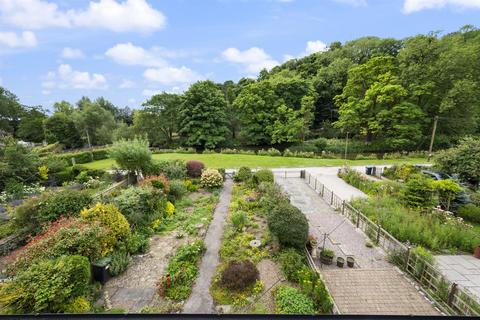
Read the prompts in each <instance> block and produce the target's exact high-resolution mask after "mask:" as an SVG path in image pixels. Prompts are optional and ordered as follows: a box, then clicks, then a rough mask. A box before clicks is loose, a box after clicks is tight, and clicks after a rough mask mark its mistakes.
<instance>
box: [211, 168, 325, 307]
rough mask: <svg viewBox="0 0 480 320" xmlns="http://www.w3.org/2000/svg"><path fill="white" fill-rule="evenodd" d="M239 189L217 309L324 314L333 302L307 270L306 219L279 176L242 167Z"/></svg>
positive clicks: (215, 291)
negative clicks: (279, 184)
mask: <svg viewBox="0 0 480 320" xmlns="http://www.w3.org/2000/svg"><path fill="white" fill-rule="evenodd" d="M234 181H235V186H234V191H233V198H232V202H231V204H230V211H229V216H228V219H227V226H226V228H225V231H224V236H223V243H222V246H221V249H220V264H219V266H218V267H217V274H216V276H215V277H214V279H213V280H212V284H211V288H210V292H211V295H212V297H213V299H214V303H215V305H216V306H217V310H220V311H222V312H229V313H230V312H234V313H257V314H258V313H265V314H268V313H270V314H321V313H331V312H332V304H333V303H332V300H331V297H330V295H329V294H328V292H327V290H326V288H325V285H324V284H323V282H322V281H321V279H320V278H319V276H318V274H317V273H316V272H315V271H313V270H311V269H310V268H309V267H308V266H307V262H306V257H305V252H304V248H305V245H306V242H307V237H308V222H307V220H306V218H305V216H304V215H303V214H302V213H301V212H300V211H299V210H298V209H296V208H295V207H294V206H292V205H291V204H290V203H289V201H288V198H287V197H286V195H284V194H282V193H281V192H280V190H279V189H278V187H277V186H276V185H275V184H274V183H273V173H272V172H271V171H269V170H265V169H263V170H258V171H256V172H255V173H253V172H252V171H251V170H250V169H249V168H248V167H242V168H240V169H239V170H238V172H237V173H236V175H235V176H234Z"/></svg>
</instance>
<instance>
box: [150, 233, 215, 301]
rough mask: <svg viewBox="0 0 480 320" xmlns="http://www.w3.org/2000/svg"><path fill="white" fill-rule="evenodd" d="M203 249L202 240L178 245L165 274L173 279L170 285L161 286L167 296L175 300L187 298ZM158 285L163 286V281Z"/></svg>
mask: <svg viewBox="0 0 480 320" xmlns="http://www.w3.org/2000/svg"><path fill="white" fill-rule="evenodd" d="M205 249H206V248H205V245H204V244H203V242H202V241H195V242H193V243H189V244H186V245H184V246H182V247H180V249H178V251H177V253H176V254H175V256H173V257H172V258H171V259H170V261H169V262H168V267H167V275H168V276H169V277H171V278H172V279H173V280H172V285H171V286H169V287H164V288H163V290H164V292H165V295H166V296H167V297H168V298H170V299H172V300H175V301H181V300H185V299H186V298H188V296H189V295H190V292H191V291H192V286H193V283H194V282H195V279H196V277H197V274H198V267H197V264H198V261H199V260H200V258H201V257H202V254H203V253H204V252H205ZM159 285H160V286H163V285H164V283H160V284H159Z"/></svg>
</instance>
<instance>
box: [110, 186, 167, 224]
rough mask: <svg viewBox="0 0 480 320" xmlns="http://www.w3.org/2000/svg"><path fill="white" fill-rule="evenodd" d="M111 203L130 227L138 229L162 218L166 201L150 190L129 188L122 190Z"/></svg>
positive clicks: (158, 193)
mask: <svg viewBox="0 0 480 320" xmlns="http://www.w3.org/2000/svg"><path fill="white" fill-rule="evenodd" d="M113 203H114V204H115V205H116V206H117V207H118V209H119V210H120V212H122V213H123V215H124V216H125V218H127V220H128V222H129V223H130V224H131V225H132V227H134V228H135V229H138V228H144V227H150V226H151V224H152V222H153V221H155V220H157V219H161V218H163V216H164V214H165V207H166V205H167V199H166V197H165V196H164V195H163V194H162V193H161V192H159V191H156V190H154V189H151V188H139V187H129V188H127V189H123V190H122V191H121V193H120V194H119V195H118V196H117V197H116V198H115V199H114V200H113Z"/></svg>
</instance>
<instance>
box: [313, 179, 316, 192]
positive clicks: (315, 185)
mask: <svg viewBox="0 0 480 320" xmlns="http://www.w3.org/2000/svg"><path fill="white" fill-rule="evenodd" d="M313 190H315V192H317V177H315V188H313Z"/></svg>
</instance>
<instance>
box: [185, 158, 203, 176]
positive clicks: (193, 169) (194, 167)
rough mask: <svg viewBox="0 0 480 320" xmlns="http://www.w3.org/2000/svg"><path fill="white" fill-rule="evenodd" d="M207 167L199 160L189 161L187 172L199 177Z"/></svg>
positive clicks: (189, 174)
mask: <svg viewBox="0 0 480 320" xmlns="http://www.w3.org/2000/svg"><path fill="white" fill-rule="evenodd" d="M204 168H205V165H204V164H203V162H200V161H197V160H190V161H187V173H188V176H190V177H192V178H198V177H200V176H201V175H202V171H203V169H204Z"/></svg>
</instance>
